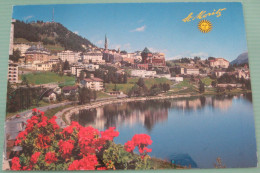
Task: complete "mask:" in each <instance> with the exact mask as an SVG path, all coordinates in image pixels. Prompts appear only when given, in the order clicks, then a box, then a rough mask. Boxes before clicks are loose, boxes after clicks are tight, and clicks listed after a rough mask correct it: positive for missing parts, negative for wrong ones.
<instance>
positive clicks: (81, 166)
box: [68, 155, 98, 170]
mask: <svg viewBox="0 0 260 173" xmlns="http://www.w3.org/2000/svg"><path fill="white" fill-rule="evenodd" d="M96 165H98V161H97V157H96V155H88V156H85V157H83V158H82V159H81V160H75V161H73V162H72V163H71V164H70V166H69V168H68V170H95V167H96Z"/></svg>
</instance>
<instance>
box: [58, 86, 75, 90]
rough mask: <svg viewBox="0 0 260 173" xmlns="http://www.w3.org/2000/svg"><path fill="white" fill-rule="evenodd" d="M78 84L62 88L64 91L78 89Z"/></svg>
mask: <svg viewBox="0 0 260 173" xmlns="http://www.w3.org/2000/svg"><path fill="white" fill-rule="evenodd" d="M77 88H78V86H65V87H63V88H62V90H63V91H70V90H76V89H77Z"/></svg>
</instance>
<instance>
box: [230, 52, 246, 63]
mask: <svg viewBox="0 0 260 173" xmlns="http://www.w3.org/2000/svg"><path fill="white" fill-rule="evenodd" d="M244 63H248V52H244V53H241V54H240V55H238V57H237V58H236V59H235V60H234V61H232V62H231V63H230V64H232V65H234V64H237V65H240V64H244Z"/></svg>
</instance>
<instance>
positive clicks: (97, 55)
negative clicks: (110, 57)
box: [82, 52, 105, 64]
mask: <svg viewBox="0 0 260 173" xmlns="http://www.w3.org/2000/svg"><path fill="white" fill-rule="evenodd" d="M102 58H103V54H102V53H101V52H88V53H85V54H84V55H83V56H82V59H83V62H84V63H96V64H104V63H105V60H103V59H102Z"/></svg>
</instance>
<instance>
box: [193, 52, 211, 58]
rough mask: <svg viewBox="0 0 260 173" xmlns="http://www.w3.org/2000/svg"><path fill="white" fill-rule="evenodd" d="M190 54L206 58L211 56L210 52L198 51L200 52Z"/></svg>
mask: <svg viewBox="0 0 260 173" xmlns="http://www.w3.org/2000/svg"><path fill="white" fill-rule="evenodd" d="M190 56H191V57H195V56H198V57H201V58H202V59H205V58H208V57H209V54H208V53H206V52H198V53H191V54H190Z"/></svg>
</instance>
